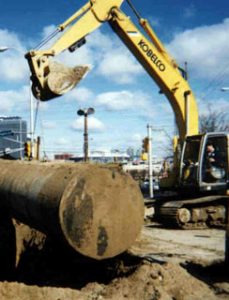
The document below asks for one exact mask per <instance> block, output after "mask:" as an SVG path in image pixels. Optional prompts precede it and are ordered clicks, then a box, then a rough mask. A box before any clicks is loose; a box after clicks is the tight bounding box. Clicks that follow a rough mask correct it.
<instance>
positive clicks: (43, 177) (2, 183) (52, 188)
mask: <svg viewBox="0 0 229 300" xmlns="http://www.w3.org/2000/svg"><path fill="white" fill-rule="evenodd" d="M0 170H1V172H0V199H1V204H3V205H5V206H7V207H8V208H9V211H10V215H11V216H12V217H14V218H16V219H18V220H19V221H21V222H23V223H25V224H27V225H29V226H31V227H34V228H35V229H38V230H40V231H42V232H44V233H46V234H47V235H55V236H56V237H58V236H59V237H60V238H64V239H65V240H66V241H67V242H68V243H69V244H70V245H71V246H72V247H73V248H74V249H75V250H76V251H77V252H79V253H81V254H83V255H85V256H88V257H91V258H94V259H98V260H100V259H105V258H110V257H114V256H116V255H118V254H120V253H122V252H124V251H125V250H127V249H128V248H129V247H130V246H131V244H132V243H133V242H134V241H135V239H136V237H137V235H138V234H139V232H140V230H141V227H142V224H143V214H144V213H143V211H144V206H143V199H142V196H141V193H140V191H139V188H138V186H137V184H136V183H135V182H134V180H133V179H132V178H131V177H130V176H129V175H127V174H123V173H122V172H121V171H118V170H117V169H115V168H109V167H105V166H98V165H90V164H70V163H69V164H67V163H47V164H46V163H34V162H19V161H17V162H13V161H0Z"/></svg>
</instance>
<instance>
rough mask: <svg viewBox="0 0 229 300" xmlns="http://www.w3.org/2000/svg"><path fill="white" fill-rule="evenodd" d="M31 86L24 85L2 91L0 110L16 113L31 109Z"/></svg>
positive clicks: (0, 94) (0, 93)
mask: <svg viewBox="0 0 229 300" xmlns="http://www.w3.org/2000/svg"><path fill="white" fill-rule="evenodd" d="M29 96H30V94H29V88H28V86H23V87H22V88H20V89H18V90H7V91H0V112H1V114H2V113H11V114H15V113H17V112H18V111H24V110H29V99H30V98H29Z"/></svg>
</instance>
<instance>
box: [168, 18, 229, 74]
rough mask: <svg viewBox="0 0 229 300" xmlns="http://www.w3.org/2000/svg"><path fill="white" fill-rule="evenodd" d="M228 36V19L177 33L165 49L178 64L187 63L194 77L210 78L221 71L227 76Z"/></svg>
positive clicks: (228, 58) (228, 68) (228, 59)
mask: <svg viewBox="0 0 229 300" xmlns="http://www.w3.org/2000/svg"><path fill="white" fill-rule="evenodd" d="M228 36H229V18H228V19H225V20H224V21H223V22H222V23H219V24H215V25H210V26H201V27H197V28H195V29H192V30H186V31H184V32H182V33H178V34H176V35H175V37H174V39H173V40H172V42H171V43H170V44H169V45H168V46H167V47H168V49H169V51H170V52H171V53H172V54H173V56H174V57H175V58H176V60H177V61H178V62H179V63H180V64H183V63H184V62H185V61H187V62H188V65H189V69H190V71H192V72H194V73H195V75H196V76H199V77H202V78H212V77H214V76H216V74H218V73H219V71H222V69H224V76H228V75H229V65H228V64H227V62H228V61H229V43H228Z"/></svg>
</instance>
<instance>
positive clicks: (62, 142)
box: [55, 137, 69, 146]
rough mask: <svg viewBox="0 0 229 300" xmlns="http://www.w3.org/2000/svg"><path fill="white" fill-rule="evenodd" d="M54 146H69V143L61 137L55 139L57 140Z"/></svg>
mask: <svg viewBox="0 0 229 300" xmlns="http://www.w3.org/2000/svg"><path fill="white" fill-rule="evenodd" d="M55 144H56V145H59V146H64V145H68V144H69V141H68V140H67V139H65V138H63V137H61V138H57V139H56V140H55Z"/></svg>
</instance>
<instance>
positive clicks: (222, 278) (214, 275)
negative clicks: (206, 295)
mask: <svg viewBox="0 0 229 300" xmlns="http://www.w3.org/2000/svg"><path fill="white" fill-rule="evenodd" d="M181 266H182V267H183V268H185V269H186V270H187V271H188V273H190V274H191V275H192V276H194V277H196V278H198V279H199V280H201V281H203V282H205V283H206V284H207V285H209V286H211V287H212V288H213V289H214V290H215V292H216V294H220V293H221V292H224V293H226V294H228V295H229V272H228V266H226V265H225V263H224V262H219V263H214V264H212V265H209V266H203V265H200V264H196V263H191V262H190V263H184V264H181ZM221 283H223V285H222V286H221ZM225 283H226V289H225Z"/></svg>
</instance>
